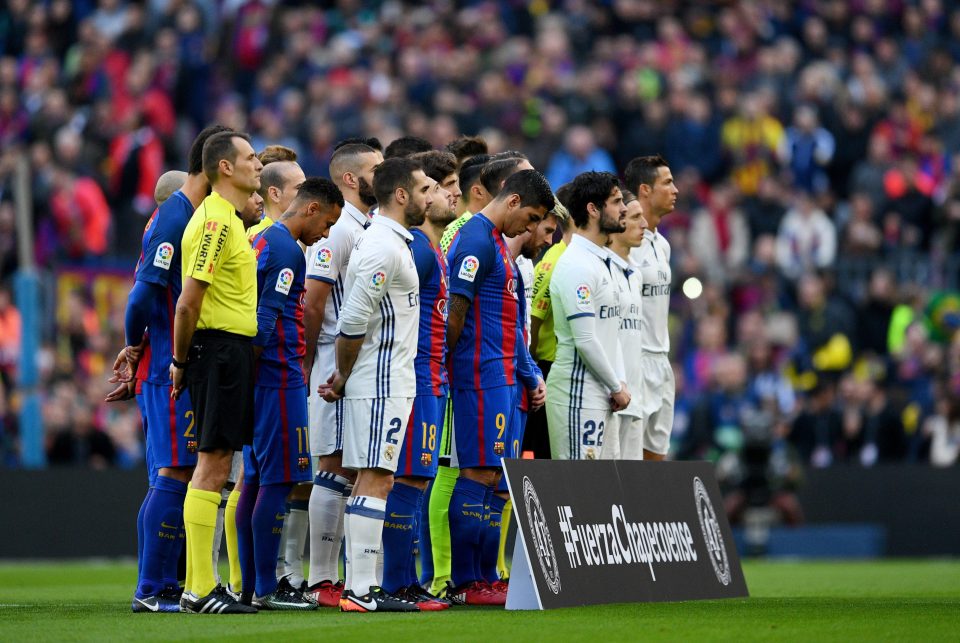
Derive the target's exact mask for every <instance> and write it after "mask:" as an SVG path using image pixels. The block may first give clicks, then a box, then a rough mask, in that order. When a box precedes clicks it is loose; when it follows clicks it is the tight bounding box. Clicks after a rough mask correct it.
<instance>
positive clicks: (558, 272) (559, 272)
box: [547, 234, 622, 409]
mask: <svg viewBox="0 0 960 643" xmlns="http://www.w3.org/2000/svg"><path fill="white" fill-rule="evenodd" d="M611 265H612V262H611V261H610V257H609V253H608V252H607V251H606V250H605V249H604V248H601V247H600V246H598V245H596V244H595V243H593V242H592V241H589V240H587V239H586V238H585V237H583V236H581V235H579V234H574V235H573V238H572V239H571V241H570V245H569V246H568V247H567V250H566V251H565V252H564V253H563V254H562V255H561V256H560V258H559V259H558V260H557V265H556V267H555V268H554V269H553V276H552V278H551V280H550V295H551V300H552V302H551V304H552V306H553V318H554V330H555V332H556V335H557V357H556V360H555V361H554V363H553V366H552V367H551V368H550V374H549V376H548V378H547V402H548V403H549V404H552V403H558V404H563V405H568V406H572V407H577V408H588V409H608V408H609V407H610V394H611V389H610V388H609V387H608V386H607V385H606V384H604V383H603V381H602V380H601V379H600V378H599V377H598V376H597V374H596V373H594V372H592V371H591V370H590V369H589V368H588V367H587V365H586V363H585V362H584V360H583V359H582V358H581V356H580V353H579V351H578V350H577V347H576V346H574V339H573V331H572V329H571V327H570V320H571V319H575V318H577V317H592V318H593V319H594V324H595V328H594V330H595V336H596V339H597V340H598V342H599V345H600V347H601V348H602V352H603V355H593V357H596V358H597V359H601V360H605V365H606V366H608V367H609V369H610V371H611V372H613V373H617V369H616V367H615V365H616V364H617V363H618V360H617V354H618V353H619V351H620V343H619V340H618V334H619V331H620V291H619V289H618V288H617V286H616V283H615V282H614V280H613V273H612V271H611ZM617 375H618V376H620V375H622V373H617Z"/></svg>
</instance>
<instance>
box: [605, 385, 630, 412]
mask: <svg viewBox="0 0 960 643" xmlns="http://www.w3.org/2000/svg"><path fill="white" fill-rule="evenodd" d="M629 405H630V391H628V390H627V384H626V382H620V390H619V391H617V392H616V393H614V394H613V395H611V396H610V408H611V409H612V410H614V411H622V410H623V409H625V408H627V407H628V406H629Z"/></svg>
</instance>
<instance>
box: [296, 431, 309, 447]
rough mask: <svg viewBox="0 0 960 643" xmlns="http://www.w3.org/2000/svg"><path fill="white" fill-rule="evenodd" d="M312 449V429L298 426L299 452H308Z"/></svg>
mask: <svg viewBox="0 0 960 643" xmlns="http://www.w3.org/2000/svg"><path fill="white" fill-rule="evenodd" d="M309 450H310V429H309V427H305V426H298V427H297V452H298V453H306V452H307V451H309Z"/></svg>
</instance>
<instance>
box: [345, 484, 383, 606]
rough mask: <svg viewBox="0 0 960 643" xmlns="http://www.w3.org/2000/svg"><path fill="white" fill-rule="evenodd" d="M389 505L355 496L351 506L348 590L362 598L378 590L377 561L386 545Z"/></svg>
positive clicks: (348, 538) (369, 498)
mask: <svg viewBox="0 0 960 643" xmlns="http://www.w3.org/2000/svg"><path fill="white" fill-rule="evenodd" d="M386 508H387V501H386V500H381V499H379V498H373V497H371V496H355V497H354V498H352V499H351V500H350V504H349V505H347V514H346V517H345V523H346V525H347V527H346V530H347V569H348V570H349V571H348V577H349V584H348V585H346V589H350V590H353V592H354V594H356V595H358V596H362V595H363V594H366V593H367V592H369V591H370V588H371V587H375V586H378V585H379V584H380V583H379V581H378V580H377V557H378V556H379V555H380V550H381V549H382V545H383V519H384V512H385V510H386Z"/></svg>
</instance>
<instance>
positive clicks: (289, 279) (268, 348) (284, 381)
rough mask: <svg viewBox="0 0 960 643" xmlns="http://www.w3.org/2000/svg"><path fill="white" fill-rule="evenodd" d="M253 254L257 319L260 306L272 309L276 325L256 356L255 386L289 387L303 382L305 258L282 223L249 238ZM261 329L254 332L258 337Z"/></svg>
mask: <svg viewBox="0 0 960 643" xmlns="http://www.w3.org/2000/svg"><path fill="white" fill-rule="evenodd" d="M252 243H253V251H254V253H255V254H256V255H257V289H258V292H259V293H260V299H259V301H258V302H257V319H258V320H259V319H261V318H262V314H261V313H262V311H263V309H265V308H267V309H273V311H274V313H275V314H277V313H278V314H277V316H276V320H277V321H276V325H275V326H274V328H273V332H271V333H270V334H269V337H268V338H267V339H266V343H265V344H264V345H263V353H262V354H261V355H260V359H259V360H257V377H256V383H257V386H266V387H268V388H282V389H286V388H293V387H297V386H303V385H304V384H305V383H306V379H305V378H304V374H303V356H304V354H305V353H306V352H307V344H306V334H305V330H304V326H303V295H304V292H305V287H304V283H305V280H306V277H307V262H306V259H304V256H303V250H301V249H300V246H299V245H298V244H297V241H296V239H294V238H293V235H291V234H290V231H289V230H288V229H287V227H286V226H285V225H283V223H279V222H278V223H274V224H273V225H272V226H270V227H269V228H267V229H266V230H264V231H263V232H261V233H260V234H258V235H257V236H256V237H254V238H253V241H252ZM261 332H262V329H260V330H259V331H258V333H257V336H258V338H259V337H260V334H261Z"/></svg>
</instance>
